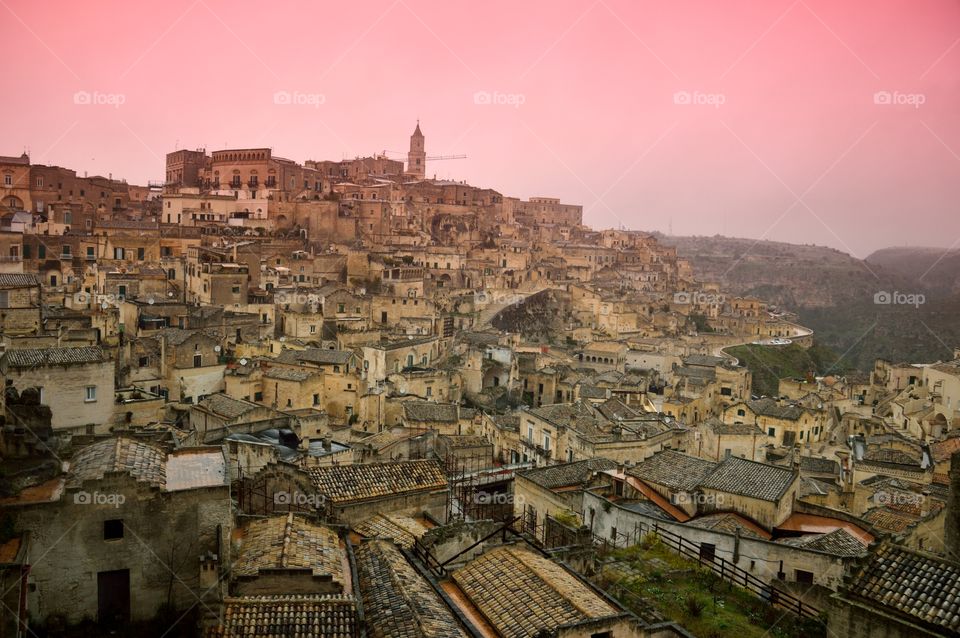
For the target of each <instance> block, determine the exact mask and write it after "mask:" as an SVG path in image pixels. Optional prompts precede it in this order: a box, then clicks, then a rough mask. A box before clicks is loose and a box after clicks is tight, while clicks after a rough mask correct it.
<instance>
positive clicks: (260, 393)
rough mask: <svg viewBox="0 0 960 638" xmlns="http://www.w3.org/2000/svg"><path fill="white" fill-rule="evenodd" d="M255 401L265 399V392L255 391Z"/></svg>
mask: <svg viewBox="0 0 960 638" xmlns="http://www.w3.org/2000/svg"><path fill="white" fill-rule="evenodd" d="M253 400H254V401H263V392H254V393H253Z"/></svg>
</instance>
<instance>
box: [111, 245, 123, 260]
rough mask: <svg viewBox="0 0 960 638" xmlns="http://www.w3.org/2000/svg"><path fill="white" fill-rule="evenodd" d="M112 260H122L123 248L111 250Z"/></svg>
mask: <svg viewBox="0 0 960 638" xmlns="http://www.w3.org/2000/svg"><path fill="white" fill-rule="evenodd" d="M113 258H114V259H123V248H114V249H113Z"/></svg>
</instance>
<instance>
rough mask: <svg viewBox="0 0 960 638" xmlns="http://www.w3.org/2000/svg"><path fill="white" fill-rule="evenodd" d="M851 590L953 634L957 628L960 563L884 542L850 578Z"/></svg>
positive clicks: (959, 605) (958, 624)
mask: <svg viewBox="0 0 960 638" xmlns="http://www.w3.org/2000/svg"><path fill="white" fill-rule="evenodd" d="M850 593H852V594H854V595H856V596H859V597H862V598H866V599H870V600H872V601H874V602H876V603H878V604H879V605H881V606H882V607H884V608H891V609H894V610H897V611H899V612H901V613H904V614H907V615H908V616H912V617H913V618H916V619H918V620H921V621H924V622H927V623H930V624H931V625H934V626H936V627H937V628H938V629H939V630H940V631H944V632H945V633H946V632H950V633H952V634H954V633H957V632H960V565H957V564H956V563H951V562H948V561H945V560H941V559H938V558H934V557H932V556H928V555H926V554H922V553H920V552H915V551H912V550H909V549H907V548H905V547H901V546H898V545H893V544H884V545H881V547H880V548H879V549H878V550H877V551H876V553H875V554H874V555H873V556H872V557H871V560H869V561H868V562H866V564H865V565H864V566H863V568H862V569H861V570H860V571H859V572H858V573H856V574H854V575H853V578H852V580H851V582H850Z"/></svg>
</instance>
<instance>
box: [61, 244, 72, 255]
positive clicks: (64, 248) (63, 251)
mask: <svg viewBox="0 0 960 638" xmlns="http://www.w3.org/2000/svg"><path fill="white" fill-rule="evenodd" d="M60 254H61V255H64V256H65V257H69V256H70V245H69V244H65V245H63V246H61V247H60Z"/></svg>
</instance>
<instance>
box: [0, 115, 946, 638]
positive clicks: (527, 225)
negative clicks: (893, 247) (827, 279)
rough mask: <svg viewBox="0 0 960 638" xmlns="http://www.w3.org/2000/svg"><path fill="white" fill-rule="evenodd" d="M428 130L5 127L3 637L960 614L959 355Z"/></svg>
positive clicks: (904, 627)
mask: <svg viewBox="0 0 960 638" xmlns="http://www.w3.org/2000/svg"><path fill="white" fill-rule="evenodd" d="M424 128H426V123H425V127H424ZM427 149H428V145H427V143H426V137H425V135H424V133H423V131H422V130H421V127H420V123H419V122H418V123H417V125H416V128H415V129H414V131H413V133H412V135H411V136H410V141H409V152H408V154H407V157H406V158H400V159H398V158H396V157H390V156H389V154H388V153H386V152H385V153H382V154H377V155H373V156H369V157H358V158H355V159H349V160H341V161H328V160H302V161H295V160H291V159H286V158H283V157H279V156H277V155H275V154H274V152H273V149H271V148H243V149H221V150H214V151H210V152H208V151H207V150H206V149H197V150H184V149H179V150H174V151H172V152H170V153H169V154H167V155H166V158H165V160H166V161H165V164H166V165H165V167H164V169H163V170H164V179H163V180H162V181H157V182H150V183H148V184H145V185H133V184H128V183H127V182H126V181H124V180H122V179H118V178H116V177H114V176H113V175H108V176H107V177H103V176H90V177H88V176H87V175H86V174H85V173H83V174H82V176H81V173H82V167H77V169H78V170H75V169H69V168H63V167H59V166H48V165H41V164H36V163H33V162H32V161H31V158H30V157H29V156H28V155H27V154H23V155H21V156H12V157H0V350H2V355H0V378H2V380H3V384H4V392H3V394H2V395H0V397H2V406H0V414H2V423H3V428H2V432H0V604H2V605H3V613H2V614H0V618H2V621H0V638H6V637H7V636H10V637H20V636H26V635H31V636H80V635H85V636H94V635H124V636H126V635H142V636H144V637H147V636H158V637H159V636H203V637H204V638H227V637H235V636H236V637H239V636H296V637H302V638H313V637H321V636H322V637H328V636H329V637H338V638H347V637H349V638H359V637H361V636H369V637H371V638H381V637H383V638H392V637H424V638H434V637H437V638H439V637H444V638H446V637H455V636H464V637H467V636H469V637H471V638H476V637H491V638H492V637H503V638H524V637H529V638H534V637H535V638H548V637H556V638H630V637H633V638H639V637H644V638H646V637H650V638H654V637H656V638H667V637H686V636H701V637H702V638H710V637H712V636H724V635H734V634H735V635H739V636H742V637H744V638H746V637H750V636H757V637H759V636H783V637H788V636H797V637H799V636H824V637H825V636H827V635H830V636H844V637H846V636H855V637H869V636H884V637H887V638H894V637H907V636H911V637H912V636H943V635H957V634H960V349H958V350H956V351H954V353H953V359H952V360H946V361H936V362H915V361H908V362H903V361H888V360H884V359H880V360H877V361H876V363H875V365H874V366H873V369H872V370H869V371H857V370H854V369H851V368H850V367H848V366H844V365H842V364H836V365H834V366H832V367H831V368H830V369H823V370H813V369H811V370H804V371H802V373H800V374H797V375H793V376H786V377H782V378H781V377H780V375H774V376H773V379H774V383H776V392H772V391H768V392H762V391H758V384H756V383H755V382H754V370H755V369H756V368H755V366H756V365H764V364H762V363H760V364H757V363H756V362H755V361H754V359H753V358H751V359H750V360H748V359H747V358H746V357H745V356H744V355H743V353H755V354H756V357H755V358H756V361H762V360H763V359H762V358H761V357H760V353H769V352H778V351H783V350H786V349H791V351H793V350H806V349H809V348H812V347H815V343H816V338H817V334H816V333H815V332H814V331H813V330H811V329H810V328H809V327H807V326H804V325H802V324H801V321H800V319H799V318H798V316H797V315H796V314H795V309H792V308H790V307H786V306H783V305H776V304H775V303H773V302H772V301H771V300H769V299H763V298H759V297H754V296H742V295H737V294H734V293H732V292H731V291H729V290H727V289H725V287H724V283H723V282H722V281H719V280H710V279H707V278H706V276H705V275H704V273H702V272H699V273H698V272H696V271H695V269H694V268H693V267H692V265H691V262H690V261H688V260H687V259H685V258H683V257H680V256H678V254H677V249H676V247H674V246H671V245H668V244H667V243H665V242H664V240H663V239H662V238H658V237H657V236H655V235H653V234H651V233H647V232H640V231H633V230H623V229H605V230H598V229H593V228H590V227H589V226H587V225H585V224H584V219H583V207H582V206H581V205H579V204H575V203H568V202H562V201H561V200H560V199H558V198H555V197H550V196H547V195H549V194H546V195H545V196H542V197H531V198H529V199H527V200H524V199H520V198H517V197H512V196H510V195H509V194H505V193H501V192H499V191H498V190H496V188H495V186H496V185H493V187H481V186H474V185H471V184H470V183H468V182H465V181H450V180H438V179H435V178H431V177H429V175H430V174H431V169H432V168H433V166H434V164H435V163H436V162H452V161H455V160H456V159H457V157H458V156H431V155H429V154H428V151H427ZM159 171H160V167H159V166H158V167H157V174H158V175H159ZM806 267H807V268H808V269H809V268H812V267H814V266H812V265H810V264H807V266H806ZM811 285H812V284H811ZM951 345H953V344H951ZM734 353H736V354H734ZM738 355H739V356H738ZM751 366H754V368H751ZM771 374H773V372H771ZM98 632H103V633H98ZM110 632H113V634H111V633H110Z"/></svg>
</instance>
